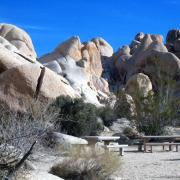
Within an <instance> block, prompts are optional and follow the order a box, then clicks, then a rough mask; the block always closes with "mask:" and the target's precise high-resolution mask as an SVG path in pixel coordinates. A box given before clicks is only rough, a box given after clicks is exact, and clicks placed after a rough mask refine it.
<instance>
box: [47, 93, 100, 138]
mask: <svg viewBox="0 0 180 180" xmlns="http://www.w3.org/2000/svg"><path fill="white" fill-rule="evenodd" d="M50 107H55V109H57V112H58V113H59V115H58V120H57V122H56V124H55V126H56V127H61V131H63V132H66V133H67V134H70V135H74V136H83V135H94V134H96V133H97V132H98V130H99V125H98V123H97V108H96V106H95V105H93V104H90V103H85V102H84V101H83V99H71V98H69V97H64V96H60V97H58V98H57V99H56V101H55V102H54V103H53V104H52V105H51V106H50Z"/></svg>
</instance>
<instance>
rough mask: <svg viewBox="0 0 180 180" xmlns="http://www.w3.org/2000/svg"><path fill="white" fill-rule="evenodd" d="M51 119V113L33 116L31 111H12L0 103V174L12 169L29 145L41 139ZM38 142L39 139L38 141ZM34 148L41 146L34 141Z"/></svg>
mask: <svg viewBox="0 0 180 180" xmlns="http://www.w3.org/2000/svg"><path fill="white" fill-rule="evenodd" d="M52 120H53V116H52V114H46V113H45V112H43V111H42V114H41V115H40V114H39V116H38V117H35V116H34V114H33V113H32V111H31V110H30V109H29V111H28V112H26V113H25V112H24V113H22V112H14V111H12V110H10V109H9V108H8V107H7V106H5V105H3V104H0V169H1V172H0V174H1V175H2V176H4V175H6V173H7V172H8V170H10V169H13V167H14V166H15V164H17V163H18V162H19V161H20V159H21V158H22V156H23V155H24V154H25V153H26V152H27V150H29V148H30V147H31V145H32V144H33V143H34V142H35V141H38V140H40V139H41V137H42V136H43V135H44V134H45V133H46V130H47V129H48V128H49V126H50V121H52ZM38 142H40V141H38ZM35 147H36V148H35V149H36V150H37V149H39V148H41V146H40V143H36V146H35Z"/></svg>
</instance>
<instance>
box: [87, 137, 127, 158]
mask: <svg viewBox="0 0 180 180" xmlns="http://www.w3.org/2000/svg"><path fill="white" fill-rule="evenodd" d="M83 138H84V139H86V140H87V141H88V144H89V145H91V146H95V144H96V143H97V142H103V143H104V144H103V145H102V147H103V148H104V149H105V150H108V151H110V149H112V148H119V153H120V155H121V156H123V155H124V147H127V146H128V145H124V144H110V143H111V142H114V141H116V140H118V139H120V137H119V136H84V137H83Z"/></svg>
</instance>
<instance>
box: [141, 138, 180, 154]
mask: <svg viewBox="0 0 180 180" xmlns="http://www.w3.org/2000/svg"><path fill="white" fill-rule="evenodd" d="M152 139H154V140H155V139H158V140H159V141H161V142H153V143H152V142H149V141H150V140H152ZM177 139H180V135H176V136H142V140H143V145H144V152H147V146H150V148H151V149H150V151H151V152H152V146H162V147H163V150H164V147H165V146H169V151H171V150H172V146H176V151H178V146H179V145H180V143H176V142H175V141H176V140H177Z"/></svg>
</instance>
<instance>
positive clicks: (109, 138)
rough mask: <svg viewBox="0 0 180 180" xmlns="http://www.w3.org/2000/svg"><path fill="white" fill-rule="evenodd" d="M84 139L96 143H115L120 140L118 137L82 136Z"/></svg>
mask: <svg viewBox="0 0 180 180" xmlns="http://www.w3.org/2000/svg"><path fill="white" fill-rule="evenodd" d="M83 138H84V139H86V140H88V139H90V140H91V139H94V140H98V141H115V140H118V139H120V137H119V136H84V137H83Z"/></svg>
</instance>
